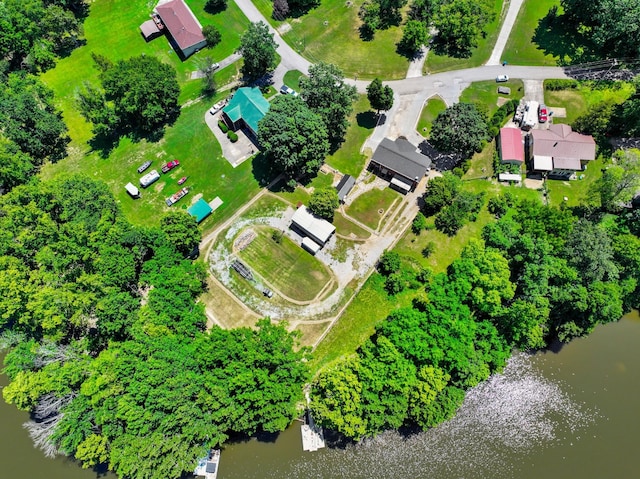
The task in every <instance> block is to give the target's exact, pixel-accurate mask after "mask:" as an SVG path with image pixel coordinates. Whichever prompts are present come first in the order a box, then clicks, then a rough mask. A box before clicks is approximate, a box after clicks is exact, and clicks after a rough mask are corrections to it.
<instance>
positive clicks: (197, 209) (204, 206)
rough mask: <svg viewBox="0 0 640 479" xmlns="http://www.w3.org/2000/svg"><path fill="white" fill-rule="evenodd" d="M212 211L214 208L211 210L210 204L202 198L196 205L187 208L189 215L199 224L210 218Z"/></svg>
mask: <svg viewBox="0 0 640 479" xmlns="http://www.w3.org/2000/svg"><path fill="white" fill-rule="evenodd" d="M212 211H213V208H211V206H209V203H207V202H206V201H205V200H203V199H202V198H200V199H199V200H198V201H196V202H195V203H194V204H192V205H191V206H189V208H187V213H189V214H190V215H191V216H193V217H194V218H195V219H196V221H197V222H198V223H200V222H201V221H202V220H204V219H205V218H206V217H207V216H209V215H210V214H211V212H212Z"/></svg>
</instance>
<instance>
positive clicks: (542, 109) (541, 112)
mask: <svg viewBox="0 0 640 479" xmlns="http://www.w3.org/2000/svg"><path fill="white" fill-rule="evenodd" d="M548 119H549V112H548V111H547V107H546V105H542V104H541V105H540V106H539V107H538V121H539V122H540V123H544V122H545V121H547V120H548Z"/></svg>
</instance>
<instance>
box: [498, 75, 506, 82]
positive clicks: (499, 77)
mask: <svg viewBox="0 0 640 479" xmlns="http://www.w3.org/2000/svg"><path fill="white" fill-rule="evenodd" d="M505 81H509V76H508V75H498V76H497V77H496V82H498V83H502V82H505Z"/></svg>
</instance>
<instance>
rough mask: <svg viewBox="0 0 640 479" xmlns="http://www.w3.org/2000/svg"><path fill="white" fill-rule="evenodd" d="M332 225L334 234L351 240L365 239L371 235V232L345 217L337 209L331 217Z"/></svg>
mask: <svg viewBox="0 0 640 479" xmlns="http://www.w3.org/2000/svg"><path fill="white" fill-rule="evenodd" d="M333 225H334V226H335V227H336V234H338V235H340V236H345V237H347V238H350V239H353V240H366V239H367V238H369V236H371V233H369V232H368V231H367V230H365V229H363V228H361V227H360V226H358V225H357V224H355V223H354V222H353V221H350V220H348V219H347V218H345V216H344V215H343V214H342V213H340V212H339V211H336V214H335V215H334V217H333Z"/></svg>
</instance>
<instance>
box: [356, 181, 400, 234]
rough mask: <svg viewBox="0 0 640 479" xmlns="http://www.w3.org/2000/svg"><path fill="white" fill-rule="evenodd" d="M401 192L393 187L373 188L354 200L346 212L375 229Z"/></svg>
mask: <svg viewBox="0 0 640 479" xmlns="http://www.w3.org/2000/svg"><path fill="white" fill-rule="evenodd" d="M399 198H400V194H399V193H398V192H397V191H395V190H392V189H391V188H383V189H378V188H373V189H371V190H369V191H367V192H365V193H363V194H361V195H360V196H358V197H357V198H356V199H354V200H353V202H352V203H351V204H350V205H349V206H347V207H346V212H347V214H348V215H349V216H351V217H352V218H354V219H356V220H358V221H359V222H360V223H362V224H364V225H366V226H368V227H369V228H371V229H373V230H375V229H378V225H379V224H380V220H381V219H382V218H383V217H384V216H385V215H386V214H387V213H388V210H389V209H390V208H391V206H392V205H393V203H394V202H395V201H396V200H398V199H399Z"/></svg>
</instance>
